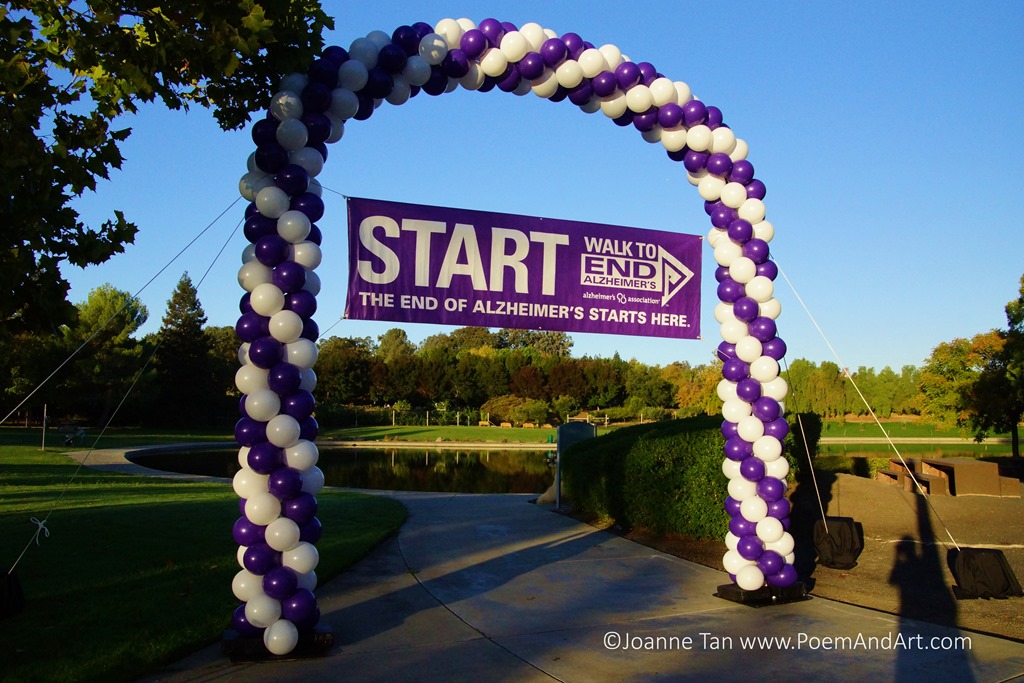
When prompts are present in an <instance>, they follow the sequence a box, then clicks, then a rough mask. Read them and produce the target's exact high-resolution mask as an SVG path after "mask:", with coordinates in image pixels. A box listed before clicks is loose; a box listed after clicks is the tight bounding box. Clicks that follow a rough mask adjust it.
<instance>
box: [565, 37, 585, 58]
mask: <svg viewBox="0 0 1024 683" xmlns="http://www.w3.org/2000/svg"><path fill="white" fill-rule="evenodd" d="M562 42H563V43H565V47H566V48H568V49H569V56H570V57H572V58H573V59H576V58H577V57H578V56H579V55H580V53H582V52H583V51H584V50H585V49H587V43H586V41H584V40H583V38H581V37H580V36H579V34H578V33H566V34H565V35H564V36H562Z"/></svg>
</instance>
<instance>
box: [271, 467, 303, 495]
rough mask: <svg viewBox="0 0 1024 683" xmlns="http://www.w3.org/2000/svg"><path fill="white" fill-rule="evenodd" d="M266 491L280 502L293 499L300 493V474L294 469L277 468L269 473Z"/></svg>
mask: <svg viewBox="0 0 1024 683" xmlns="http://www.w3.org/2000/svg"><path fill="white" fill-rule="evenodd" d="M267 490H268V491H270V493H272V494H273V495H274V497H275V498H278V499H280V500H287V499H288V498H294V497H295V496H297V495H299V494H300V493H301V492H302V472H299V471H298V470H297V469H295V468H294V467H288V466H287V465H286V466H283V467H278V468H277V469H276V470H274V471H273V472H271V473H270V478H269V479H268V480H267Z"/></svg>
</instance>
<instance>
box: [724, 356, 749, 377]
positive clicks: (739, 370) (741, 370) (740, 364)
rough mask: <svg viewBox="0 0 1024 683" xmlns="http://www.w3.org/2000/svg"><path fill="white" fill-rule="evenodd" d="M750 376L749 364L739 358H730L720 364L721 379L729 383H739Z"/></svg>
mask: <svg viewBox="0 0 1024 683" xmlns="http://www.w3.org/2000/svg"><path fill="white" fill-rule="evenodd" d="M749 376H750V363H747V362H746V361H743V360H740V359H739V358H730V359H729V360H727V361H725V362H724V363H722V377H724V378H725V379H727V380H729V381H730V382H739V381H740V380H741V379H744V378H746V377H749Z"/></svg>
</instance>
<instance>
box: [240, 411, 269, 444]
mask: <svg viewBox="0 0 1024 683" xmlns="http://www.w3.org/2000/svg"><path fill="white" fill-rule="evenodd" d="M266 439H267V423H266V422H259V421H257V420H254V419H252V418H251V417H243V418H242V419H240V420H239V421H238V422H236V423H235V441H237V442H238V443H240V444H241V445H243V446H249V447H250V448H252V447H253V446H255V445H256V444H258V443H259V442H260V441H266Z"/></svg>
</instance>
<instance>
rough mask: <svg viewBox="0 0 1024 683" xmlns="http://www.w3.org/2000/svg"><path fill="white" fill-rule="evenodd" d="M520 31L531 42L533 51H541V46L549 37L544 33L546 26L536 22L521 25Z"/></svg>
mask: <svg viewBox="0 0 1024 683" xmlns="http://www.w3.org/2000/svg"><path fill="white" fill-rule="evenodd" d="M519 32H520V33H522V34H523V37H524V38H526V40H528V41H529V42H530V49H531V50H532V51H533V52H540V48H541V46H542V45H544V41H546V40H547V39H548V37H547V35H546V34H545V33H544V27H543V26H541V25H540V24H538V23H536V22H533V21H531V22H529V23H527V24H523V25H522V26H520V27H519Z"/></svg>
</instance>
